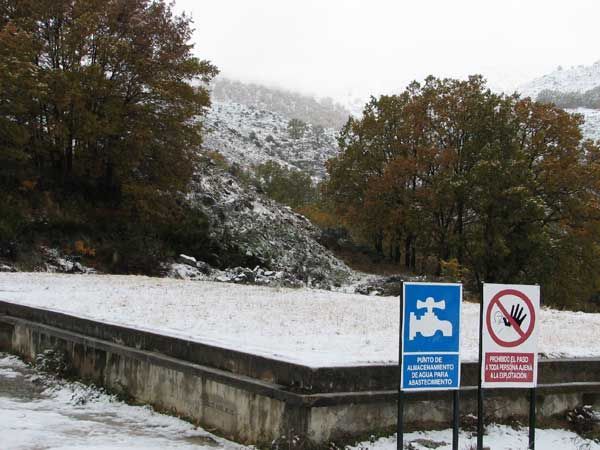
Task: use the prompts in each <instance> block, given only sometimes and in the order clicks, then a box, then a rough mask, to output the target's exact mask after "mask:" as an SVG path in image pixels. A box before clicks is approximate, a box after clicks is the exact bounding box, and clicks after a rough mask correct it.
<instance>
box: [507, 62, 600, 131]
mask: <svg viewBox="0 0 600 450" xmlns="http://www.w3.org/2000/svg"><path fill="white" fill-rule="evenodd" d="M597 86H600V61H597V62H596V63H594V64H592V65H591V66H576V67H571V68H569V69H557V70H555V71H554V72H551V73H549V74H547V75H544V76H542V77H539V78H536V79H534V80H532V81H530V82H528V83H525V84H522V85H521V86H519V87H518V88H517V92H520V93H521V94H522V95H524V96H528V97H531V98H533V99H534V100H535V99H536V98H537V96H538V94H539V93H540V92H541V91H543V90H547V89H548V90H552V91H559V92H585V91H588V90H590V89H593V88H595V87H597ZM566 111H568V112H570V113H578V114H582V115H583V117H584V119H585V124H584V125H583V127H582V131H583V135H584V137H586V138H588V139H593V140H597V139H600V111H599V110H594V109H587V108H577V109H566Z"/></svg>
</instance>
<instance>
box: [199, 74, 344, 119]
mask: <svg viewBox="0 0 600 450" xmlns="http://www.w3.org/2000/svg"><path fill="white" fill-rule="evenodd" d="M210 87H211V97H212V99H213V100H216V101H220V102H226V103H240V104H242V105H246V106H252V107H254V108H258V109H265V110H268V111H273V112H276V113H279V114H281V115H283V116H284V117H286V118H287V119H300V120H302V121H304V122H307V123H310V124H313V125H321V126H323V127H325V128H340V127H342V126H343V125H344V124H345V123H346V121H347V120H348V116H350V112H349V111H348V110H347V109H345V108H344V107H343V106H342V105H341V104H339V103H336V102H334V101H333V99H331V98H321V99H317V98H315V97H313V96H310V95H304V94H300V93H298V92H292V91H288V90H284V89H278V88H273V87H267V86H264V85H260V84H255V83H243V82H241V81H235V80H230V79H227V78H225V77H221V76H219V77H217V78H215V79H214V80H213V81H212V83H211V86H210Z"/></svg>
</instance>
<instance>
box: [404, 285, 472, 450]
mask: <svg viewBox="0 0 600 450" xmlns="http://www.w3.org/2000/svg"><path fill="white" fill-rule="evenodd" d="M461 304H462V285H461V284H456V283H412V282H411V283H404V284H403V287H402V308H401V313H400V317H401V327H400V396H399V399H398V400H399V404H400V402H401V400H402V392H403V391H431V390H458V389H460V314H461ZM453 405H454V416H453V423H454V427H453V428H454V434H453V443H454V444H455V445H456V447H457V446H458V408H459V402H458V395H453ZM401 414H402V412H401V411H400V410H399V417H401ZM401 431H402V424H400V423H399V429H398V438H399V440H400V438H401ZM399 444H400V442H399Z"/></svg>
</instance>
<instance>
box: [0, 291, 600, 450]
mask: <svg viewBox="0 0 600 450" xmlns="http://www.w3.org/2000/svg"><path fill="white" fill-rule="evenodd" d="M47 349H58V350H60V351H62V352H64V353H65V355H66V359H67V362H68V363H69V365H70V366H71V367H72V368H73V370H74V374H75V375H76V376H77V377H79V378H81V379H83V380H87V381H91V382H94V383H96V384H99V385H103V386H105V387H107V388H108V389H110V390H112V391H114V392H118V393H121V394H123V395H125V396H127V397H130V398H131V399H132V400H134V401H136V402H141V403H147V404H151V405H153V406H154V407H156V408H157V409H159V410H162V411H167V412H170V413H173V414H176V415H179V416H182V417H185V418H187V419H189V420H191V421H193V422H196V423H198V424H200V425H202V426H204V427H206V428H208V429H211V430H215V432H217V434H220V435H222V436H224V437H227V438H230V439H233V440H235V441H238V442H242V443H248V444H258V445H261V446H264V447H269V446H270V445H271V443H272V442H273V441H274V440H278V439H281V438H282V436H298V437H299V438H300V441H301V442H302V443H304V444H306V445H309V444H310V445H312V446H317V447H319V446H326V445H327V444H328V443H329V442H331V441H336V442H338V443H344V442H351V441H352V440H353V439H355V438H358V437H365V436H368V435H369V434H370V433H378V432H385V431H393V430H394V429H395V425H396V412H397V404H396V398H397V394H396V391H395V386H396V383H397V376H398V371H397V368H395V367H393V366H373V367H354V368H351V367H350V368H334V367H332V368H323V369H311V368H308V367H305V366H299V365H295V364H289V363H286V362H282V361H271V360H269V359H267V358H261V357H256V356H253V355H247V354H243V353H239V352H233V351H230V350H227V349H220V348H217V347H210V346H206V345H203V344H198V343H193V342H188V341H184V340H180V339H175V338H170V337H166V336H164V337H161V336H160V335H155V334H152V333H147V332H142V331H138V330H131V329H127V328H125V327H117V326H114V325H105V324H102V323H98V322H94V321H89V320H83V319H79V318H75V317H71V316H68V315H64V314H58V313H54V312H51V311H44V310H39V309H36V308H28V307H23V306H18V305H12V304H8V303H7V302H0V350H3V351H9V352H12V353H16V354H19V355H21V356H23V357H24V358H25V359H28V360H33V359H34V357H35V355H36V354H38V353H41V352H43V351H44V350H47ZM238 356H239V359H237V357H238ZM209 363H210V364H209ZM599 368H600V361H599V360H596V359H587V360H565V361H550V362H541V363H540V381H541V383H542V386H540V388H539V390H538V391H539V394H538V420H539V421H540V422H542V423H543V420H544V418H548V417H551V416H553V415H557V414H558V415H560V414H564V412H565V411H566V410H568V409H571V408H573V407H575V406H578V405H582V404H595V405H597V406H600V370H599ZM462 371H463V387H462V389H461V413H463V414H467V413H470V414H474V413H476V400H477V398H476V393H477V392H476V389H474V388H473V386H472V384H473V382H474V380H476V375H477V371H476V365H474V364H470V363H466V364H464V365H463V368H462ZM485 392H486V394H485V399H486V410H487V412H488V414H489V416H490V418H493V419H495V420H502V419H507V418H511V419H513V418H525V417H527V413H528V408H529V405H528V398H527V395H528V392H527V391H526V390H515V389H510V390H486V391H485ZM451 397H452V396H451V393H449V392H429V393H420V394H407V395H405V405H404V411H405V413H404V417H405V424H406V428H407V429H415V428H418V427H420V426H424V425H427V426H438V427H439V426H446V425H447V424H449V422H450V419H451V407H452V403H451Z"/></svg>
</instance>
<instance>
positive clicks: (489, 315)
mask: <svg viewBox="0 0 600 450" xmlns="http://www.w3.org/2000/svg"><path fill="white" fill-rule="evenodd" d="M506 295H514V296H515V297H518V298H520V299H521V300H523V302H524V303H525V305H527V309H529V317H530V319H529V328H528V329H527V330H526V331H523V330H522V329H521V326H520V325H519V324H518V323H517V322H516V321H515V319H514V318H513V317H512V316H511V315H510V314H509V313H508V311H507V310H506V308H505V307H504V305H502V302H501V301H500V299H501V298H502V297H504V296H506ZM494 306H498V309H499V310H500V312H501V313H502V314H503V315H504V317H505V318H506V319H507V320H508V321H509V322H510V324H511V325H512V327H513V328H514V330H515V331H516V332H517V333H518V334H519V338H518V339H517V340H516V341H505V340H503V339H501V338H500V337H498V336H497V335H496V333H495V332H494V329H493V328H492V309H493V308H494ZM485 322H486V325H487V329H488V332H489V334H490V337H491V338H492V340H493V341H494V342H495V343H496V344H498V345H500V346H501V347H516V346H518V345H521V344H522V343H523V342H525V341H526V340H527V338H529V336H531V333H533V330H534V327H535V308H534V307H533V303H532V302H531V300H530V299H529V297H527V296H526V295H525V294H523V293H522V292H521V291H517V290H516V289H504V290H502V291H500V292H498V293H497V294H496V295H494V297H493V298H492V301H491V302H490V304H489V306H488V308H487V312H486V317H485Z"/></svg>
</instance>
